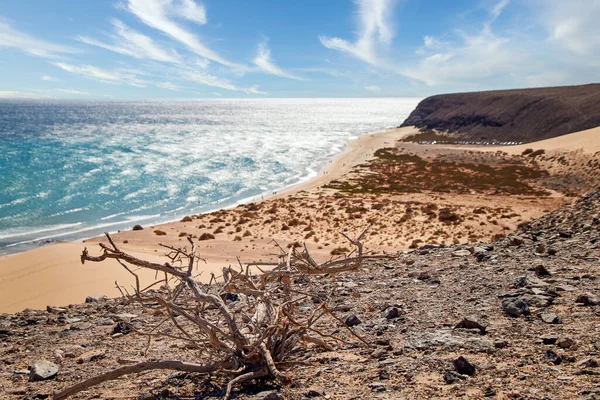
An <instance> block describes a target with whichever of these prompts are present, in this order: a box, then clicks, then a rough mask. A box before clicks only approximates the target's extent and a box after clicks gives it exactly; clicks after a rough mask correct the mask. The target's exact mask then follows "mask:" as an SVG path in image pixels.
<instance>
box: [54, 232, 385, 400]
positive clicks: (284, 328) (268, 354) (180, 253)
mask: <svg viewBox="0 0 600 400" xmlns="http://www.w3.org/2000/svg"><path fill="white" fill-rule="evenodd" d="M367 229H368V227H367V228H365V229H364V230H363V231H362V232H361V233H360V234H359V235H358V236H357V237H356V238H355V239H351V238H350V237H348V236H347V235H346V234H343V236H344V237H345V238H346V239H348V241H349V242H350V243H351V244H352V245H353V246H354V247H355V250H354V251H353V252H352V253H351V256H350V257H346V258H342V259H330V260H328V261H327V262H323V263H318V262H316V261H315V260H314V259H313V258H312V257H311V255H310V253H309V251H308V249H307V248H306V246H304V247H303V248H301V249H298V248H296V247H294V246H291V247H290V248H289V249H284V248H282V247H280V246H278V245H277V246H278V247H279V249H280V251H281V253H280V255H279V257H278V262H277V263H271V264H269V263H265V264H262V266H263V268H265V267H266V266H271V267H273V268H272V269H270V270H265V271H263V270H262V269H260V266H261V263H250V264H247V265H245V266H244V265H243V264H242V263H241V262H240V263H239V265H238V266H237V267H236V268H232V267H231V266H230V267H228V268H224V269H223V274H222V276H221V277H215V276H214V275H213V276H212V277H211V284H208V285H206V284H201V283H199V282H198V281H197V280H196V279H195V275H194V274H195V273H198V269H199V267H200V265H199V261H203V260H202V259H201V258H200V257H199V256H198V255H197V253H196V246H195V243H194V241H193V240H192V238H191V236H188V237H187V242H188V246H186V247H182V248H176V247H173V246H168V245H162V244H161V246H162V247H163V248H165V249H167V251H168V253H167V254H166V257H167V258H168V260H169V261H168V262H166V263H164V264H158V263H152V262H148V261H146V260H142V259H139V258H137V257H134V256H132V255H130V254H127V253H125V252H123V251H121V250H120V249H119V248H118V247H117V245H116V244H115V243H114V241H113V240H112V238H111V237H110V235H109V234H106V238H107V240H108V242H109V245H106V244H102V243H101V244H100V247H101V249H102V252H101V254H100V255H98V256H92V255H90V254H89V252H88V250H87V248H86V249H84V250H83V253H82V255H81V262H82V263H85V262H86V261H91V262H102V261H104V260H106V259H115V260H117V262H118V263H119V264H120V265H121V266H122V267H123V268H125V269H126V270H127V271H128V272H129V273H131V275H132V277H133V278H134V279H135V286H134V287H133V289H132V291H131V292H130V291H129V290H128V289H127V288H125V287H123V286H121V285H119V284H118V283H116V282H115V283H116V285H117V288H118V289H119V290H120V291H121V293H122V294H123V296H124V297H126V298H127V299H129V300H130V301H132V302H137V303H139V304H141V305H142V306H144V307H155V308H156V307H159V308H161V309H163V310H164V311H165V313H166V315H168V317H166V318H165V319H164V320H163V321H162V322H160V323H159V324H158V325H156V326H151V327H147V328H145V329H136V328H135V327H131V328H132V329H133V330H134V332H137V333H138V334H141V335H145V336H147V337H148V346H150V342H151V340H152V338H153V337H157V336H162V337H164V338H168V339H169V340H182V341H185V342H187V344H188V345H189V347H190V348H194V349H197V350H199V355H198V358H199V359H200V360H201V361H202V363H199V364H193V363H184V362H179V361H175V360H167V361H156V362H152V361H148V362H141V363H138V364H135V365H131V366H126V367H122V368H118V369H115V370H113V371H110V372H107V373H104V374H101V375H98V376H94V377H92V378H90V379H88V380H86V381H83V382H81V383H78V384H76V385H74V386H71V387H69V388H66V389H64V390H63V391H61V392H60V393H57V394H55V395H54V399H56V400H58V399H64V398H67V397H69V396H72V395H74V394H76V393H78V392H81V391H83V390H86V389H88V388H90V387H92V386H95V385H98V384H101V383H102V382H106V381H109V380H113V379H117V378H119V377H121V376H123V375H128V374H135V373H139V372H143V371H149V370H156V369H169V370H177V371H187V372H197V373H217V374H219V373H220V374H222V375H223V376H228V377H230V380H229V383H228V385H227V387H226V390H225V394H224V398H226V399H227V398H229V397H230V396H231V393H232V391H233V389H234V386H235V385H239V384H242V383H243V382H246V381H249V380H252V379H257V378H270V379H275V380H277V381H279V382H281V383H284V384H285V383H289V381H290V376H288V375H286V373H285V368H286V366H289V365H293V364H294V359H293V353H294V351H295V350H297V348H298V347H299V346H302V344H303V343H310V344H313V345H316V346H319V347H321V348H322V349H324V350H327V351H331V350H333V349H334V347H333V343H335V342H339V343H346V342H345V341H344V340H343V339H342V338H340V337H337V336H336V335H333V334H330V333H328V332H324V331H323V328H320V329H318V328H317V327H315V324H316V323H317V321H319V320H322V319H323V318H330V319H331V321H332V325H334V328H335V327H337V325H338V323H340V322H342V325H343V321H341V320H340V319H339V317H337V316H336V315H335V314H334V312H333V311H332V310H331V308H329V307H328V306H327V304H326V300H325V301H324V300H316V299H320V297H319V296H318V295H316V292H314V293H313V292H312V289H307V288H306V287H304V286H303V287H298V285H297V284H296V283H295V282H297V281H302V280H303V279H302V278H303V277H306V276H307V275H324V274H337V273H341V272H346V271H352V270H355V269H358V268H361V267H362V265H363V262H364V261H365V260H366V259H370V258H379V257H377V256H368V255H364V254H363V244H362V241H361V239H362V237H363V236H364V234H365V232H366V230H367ZM352 255H353V256H352ZM250 266H255V267H256V268H258V269H259V270H260V271H261V274H258V275H253V274H251V273H250ZM135 268H144V269H150V270H154V271H156V273H157V274H158V275H160V276H161V277H162V278H161V279H160V280H158V281H156V282H155V283H154V284H152V285H150V286H148V287H146V288H141V287H140V280H139V278H138V276H137V274H136V273H135V272H134V269H135ZM158 286H162V289H160V290H157V289H156V288H157V287H158ZM346 328H347V329H348V330H349V331H350V333H351V334H352V336H353V337H354V338H355V339H357V340H359V341H360V342H362V343H363V344H365V345H367V346H368V343H367V342H366V341H365V340H364V339H363V338H362V337H360V335H358V334H357V333H356V332H354V331H353V330H352V329H351V328H349V327H346Z"/></svg>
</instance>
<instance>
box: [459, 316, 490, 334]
mask: <svg viewBox="0 0 600 400" xmlns="http://www.w3.org/2000/svg"><path fill="white" fill-rule="evenodd" d="M455 328H457V329H460V328H462V329H479V332H480V333H481V334H482V335H485V332H486V329H487V327H486V326H485V325H483V324H481V323H480V322H479V321H478V320H477V319H476V318H475V317H464V318H463V319H461V320H460V322H459V323H458V324H456V326H455Z"/></svg>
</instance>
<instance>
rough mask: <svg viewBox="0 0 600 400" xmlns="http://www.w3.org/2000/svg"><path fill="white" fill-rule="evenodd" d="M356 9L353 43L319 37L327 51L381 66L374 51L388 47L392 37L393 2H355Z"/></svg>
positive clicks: (368, 0)
mask: <svg viewBox="0 0 600 400" xmlns="http://www.w3.org/2000/svg"><path fill="white" fill-rule="evenodd" d="M355 3H356V5H357V7H358V37H357V39H356V41H355V42H354V43H352V42H349V41H347V40H345V39H341V38H337V37H327V36H320V37H319V40H320V41H321V44H323V46H325V47H327V48H328V49H332V50H338V51H341V52H344V53H347V54H350V55H351V56H353V57H355V58H358V59H359V60H362V61H364V62H366V63H368V64H371V65H375V66H382V65H383V64H384V63H383V61H382V60H380V59H379V57H378V56H377V53H376V49H377V47H378V46H379V45H380V44H383V45H389V44H390V43H391V41H392V38H393V37H394V31H393V29H392V25H391V22H390V20H389V17H390V15H391V13H392V10H393V7H394V5H395V1H394V0H356V1H355Z"/></svg>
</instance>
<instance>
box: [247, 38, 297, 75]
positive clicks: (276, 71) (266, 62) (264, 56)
mask: <svg viewBox="0 0 600 400" xmlns="http://www.w3.org/2000/svg"><path fill="white" fill-rule="evenodd" d="M254 64H255V65H256V66H257V67H258V68H260V69H261V70H262V71H264V72H266V73H268V74H271V75H276V76H280V77H282V78H287V79H295V80H297V81H302V80H304V79H303V78H301V77H299V76H297V75H294V74H292V73H291V72H288V71H286V70H284V69H282V68H281V67H279V66H277V65H275V63H274V62H273V60H272V59H271V50H270V49H269V47H268V46H267V44H266V43H261V44H259V46H258V54H257V55H256V58H254Z"/></svg>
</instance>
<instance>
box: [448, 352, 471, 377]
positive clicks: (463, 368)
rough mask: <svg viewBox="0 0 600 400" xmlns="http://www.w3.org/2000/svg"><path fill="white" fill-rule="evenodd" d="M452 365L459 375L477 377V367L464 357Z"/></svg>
mask: <svg viewBox="0 0 600 400" xmlns="http://www.w3.org/2000/svg"><path fill="white" fill-rule="evenodd" d="M452 364H453V365H454V369H455V370H456V372H458V373H459V374H462V375H469V376H473V375H475V367H474V366H473V364H471V363H470V362H469V360H467V359H466V358H464V357H463V356H460V357H458V358H457V359H456V360H454V361H453V362H452Z"/></svg>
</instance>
